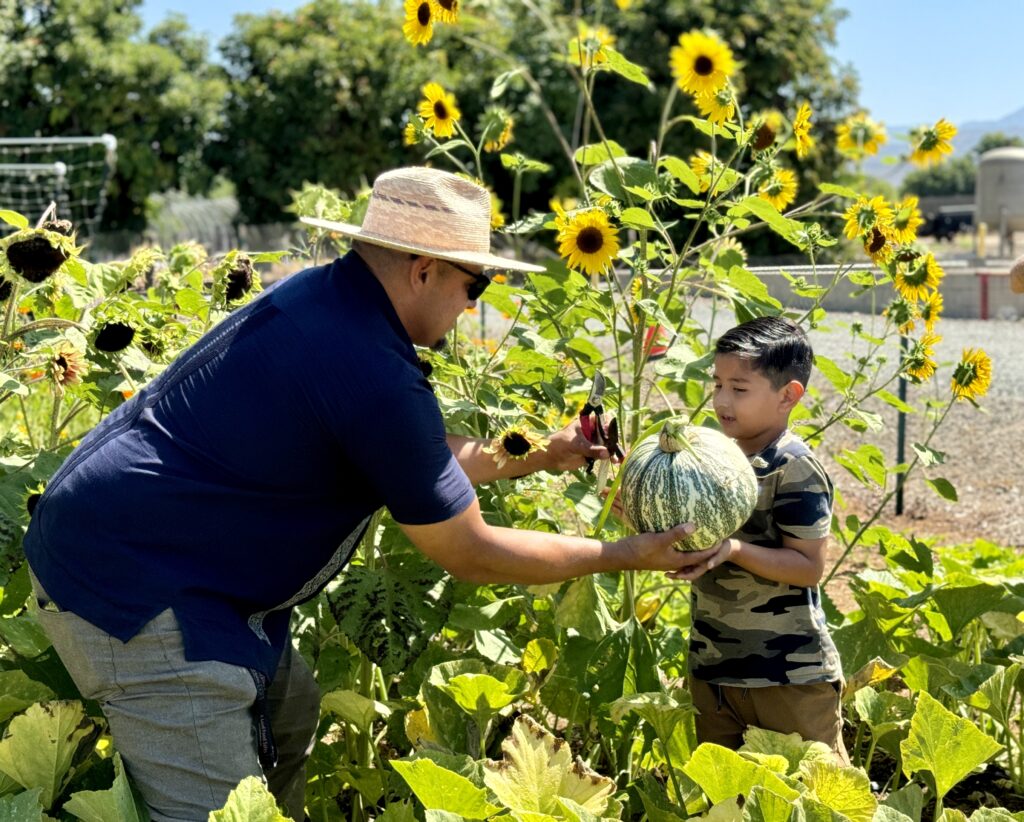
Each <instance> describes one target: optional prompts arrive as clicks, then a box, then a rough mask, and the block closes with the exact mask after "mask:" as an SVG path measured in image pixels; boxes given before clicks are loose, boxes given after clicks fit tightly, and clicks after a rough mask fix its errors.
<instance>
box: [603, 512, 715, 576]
mask: <svg viewBox="0 0 1024 822" xmlns="http://www.w3.org/2000/svg"><path fill="white" fill-rule="evenodd" d="M696 530H697V527H696V526H695V525H694V524H693V523H692V522H684V523H683V524H682V525H677V526H676V527H675V528H672V529H670V530H668V531H662V532H661V533H653V534H636V535H635V536H631V537H626V538H625V539H624V540H622V542H621V543H620V544H622V545H624V546H626V550H627V551H629V552H630V554H631V556H630V558H629V559H628V560H627V563H626V564H627V567H629V568H634V569H636V570H644V571H668V572H669V576H670V577H672V578H673V579H688V577H686V576H679V575H681V574H686V573H689V572H691V570H692V569H694V568H701V567H703V568H704V570H703V571H701V573H704V571H706V570H707V568H706V567H704V566H705V563H706V561H707V560H709V559H710V558H711V557H713V556H714V555H715V554H716V553H717V552H718V549H719V546H714V547H713V548H708V549H707V550H704V551H678V550H676V548H675V544H676V543H677V542H681V541H682V540H684V539H686V537H688V536H690V535H691V534H692V533H693V532H694V531H696ZM698 576H700V574H698Z"/></svg>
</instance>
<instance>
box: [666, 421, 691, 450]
mask: <svg viewBox="0 0 1024 822" xmlns="http://www.w3.org/2000/svg"><path fill="white" fill-rule="evenodd" d="M688 427H689V426H688V425H687V424H686V423H684V422H681V421H680V420H668V421H666V422H665V424H664V425H663V426H662V428H661V436H659V437H658V447H659V448H660V449H661V450H662V451H664V452H665V453H666V454H677V453H679V452H680V451H690V452H691V453H692V452H693V446H692V445H690V438H689V436H687V431H686V429H687V428H688Z"/></svg>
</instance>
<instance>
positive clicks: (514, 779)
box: [484, 716, 615, 816]
mask: <svg viewBox="0 0 1024 822" xmlns="http://www.w3.org/2000/svg"><path fill="white" fill-rule="evenodd" d="M501 747H502V752H503V753H504V758H503V759H502V760H501V761H500V762H495V761H493V760H489V761H487V762H485V763H484V783H485V784H486V785H487V787H488V788H490V789H491V790H492V791H493V792H494V795H495V796H496V797H497V798H498V801H499V802H501V803H502V804H503V805H505V806H506V807H507V808H509V809H511V810H512V811H515V812H520V813H541V814H555V813H558V811H559V808H558V800H559V799H569V800H572V801H573V802H575V803H577V804H578V805H580V806H581V807H582V808H583V809H585V810H586V811H588V812H589V813H592V814H595V815H598V816H601V815H603V814H604V812H605V810H606V809H607V807H608V800H609V798H610V797H611V794H612V791H614V790H615V783H614V782H613V781H612V780H611V779H609V778H608V777H605V776H601V775H600V774H598V773H595V772H594V771H592V770H591V769H590V768H588V767H587V766H586V765H584V764H583V762H582V761H581V760H579V759H577V760H576V761H575V762H573V761H572V753H571V752H570V750H569V746H568V745H566V743H565V741H564V740H562V739H559V738H558V737H556V736H554V735H552V734H550V733H548V732H547V731H546V730H544V728H542V727H541V726H540V725H538V724H537V723H536V722H535V721H534V720H532V719H530V718H529V717H527V716H520V717H519V718H517V719H516V721H515V724H514V725H513V727H512V734H511V736H509V738H508V739H506V740H505V741H504V742H503V743H502V746H501Z"/></svg>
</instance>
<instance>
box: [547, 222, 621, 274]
mask: <svg viewBox="0 0 1024 822" xmlns="http://www.w3.org/2000/svg"><path fill="white" fill-rule="evenodd" d="M558 253H559V254H561V255H562V256H563V257H565V258H566V260H567V261H568V265H569V268H572V269H580V268H582V269H583V270H584V271H586V272H587V273H588V274H590V275H594V274H597V273H599V272H601V271H603V270H605V269H606V268H609V267H610V266H611V264H612V260H613V259H615V255H616V254H618V253H619V238H618V235H617V233H616V230H615V229H614V228H612V226H611V224H610V223H609V222H608V215H607V214H605V213H604V212H603V211H602V210H600V209H595V208H592V209H589V210H588V211H583V212H580V213H579V214H574V215H573V216H572V217H567V218H566V223H565V225H564V226H563V227H562V228H561V230H560V231H559V232H558Z"/></svg>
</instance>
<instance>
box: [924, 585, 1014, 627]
mask: <svg viewBox="0 0 1024 822" xmlns="http://www.w3.org/2000/svg"><path fill="white" fill-rule="evenodd" d="M1005 596H1006V588H1004V587H1003V586H1002V585H988V584H984V583H983V584H980V585H968V586H964V587H960V588H950V587H943V588H939V589H938V590H937V591H935V593H934V594H932V599H933V600H934V601H935V605H936V607H937V608H938V609H939V613H940V614H942V615H943V616H944V617H945V618H946V623H947V624H948V625H949V630H950V632H951V633H952V635H953V636H959V635H960V632H961V631H963V629H964V628H966V627H967V624H968V623H969V622H971V620H973V619H977V618H978V617H980V616H981V615H982V614H984V613H987V612H988V611H991V610H992V609H993V608H995V606H996V605H998V604H999V603H1000V602H1001V601H1002V600H1003V598H1004V597H1005Z"/></svg>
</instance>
